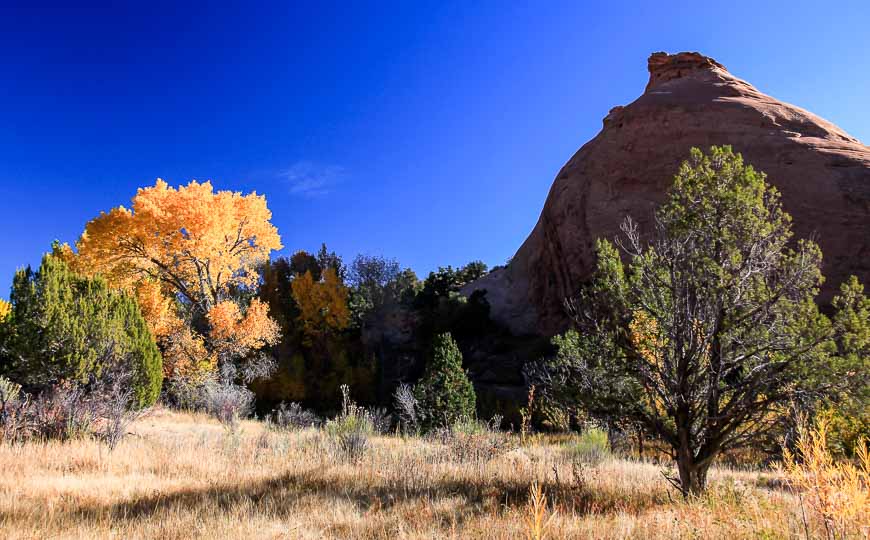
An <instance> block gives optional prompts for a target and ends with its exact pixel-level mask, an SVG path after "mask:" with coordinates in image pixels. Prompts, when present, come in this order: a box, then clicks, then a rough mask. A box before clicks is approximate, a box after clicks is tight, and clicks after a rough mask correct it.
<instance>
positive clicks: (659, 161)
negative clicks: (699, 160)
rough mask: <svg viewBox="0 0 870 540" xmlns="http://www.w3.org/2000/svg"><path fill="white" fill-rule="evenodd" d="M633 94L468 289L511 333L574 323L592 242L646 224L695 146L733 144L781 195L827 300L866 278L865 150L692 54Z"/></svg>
mask: <svg viewBox="0 0 870 540" xmlns="http://www.w3.org/2000/svg"><path fill="white" fill-rule="evenodd" d="M649 72H650V78H649V83H648V84H647V86H646V89H645V91H644V93H643V95H641V96H640V97H639V98H638V99H637V100H635V101H634V102H633V103H631V104H629V105H627V106H625V107H615V108H613V109H612V110H611V111H610V113H609V114H608V115H607V117H605V118H604V127H603V129H602V130H601V132H600V133H599V134H598V135H597V136H596V137H595V138H594V139H592V140H591V141H589V142H588V143H586V144H585V145H584V146H583V147H582V148H581V149H580V150H579V151H578V152H577V153H576V154H574V156H573V157H572V158H571V159H570V160H569V161H568V163H566V164H565V166H564V167H562V170H561V171H559V174H558V175H557V176H556V179H555V181H554V182H553V185H552V187H551V188H550V193H549V195H548V196H547V201H546V203H545V205H544V209H543V211H542V212H541V216H540V218H539V220H538V223H537V225H536V226H535V228H534V230H532V232H531V234H530V235H529V237H528V238H527V239H526V241H525V242H524V243H523V245H522V246H521V247H520V249H519V250H518V251H517V253H516V255H515V256H514V257H513V259H512V260H511V262H510V264H509V265H508V266H507V267H505V268H503V269H499V270H496V271H495V272H492V273H491V274H489V275H487V276H485V277H484V278H482V279H480V280H478V281H476V282H474V283H472V284H470V285H469V286H467V287H466V289H465V291H464V292H465V293H466V294H470V293H471V291H473V290H475V289H485V290H486V291H487V299H488V300H489V302H490V305H491V310H492V311H491V313H492V317H493V319H495V320H496V321H498V322H501V323H502V324H504V325H505V326H507V327H508V328H509V329H510V330H511V331H512V332H513V333H514V334H518V335H519V334H538V335H540V334H543V335H550V334H554V333H556V332H559V331H561V330H562V329H564V328H565V327H566V326H567V323H568V321H567V318H566V316H565V313H564V310H563V307H562V306H563V300H564V298H565V297H567V296H568V295H571V294H573V293H575V292H576V290H577V289H578V287H579V286H580V284H581V283H582V282H583V281H584V280H585V279H587V278H588V277H589V275H590V273H591V271H592V270H593V268H594V264H595V256H594V251H593V250H594V242H595V239H596V238H598V237H605V238H613V237H615V236H617V234H618V232H619V224H620V222H621V221H622V220H623V218H624V217H625V216H626V215H629V214H630V215H631V216H632V217H633V218H635V220H636V221H638V222H639V223H640V226H641V230H644V228H645V227H646V228H647V229H646V230H649V229H648V227H649V224H650V221H651V218H652V215H653V211H654V209H655V207H656V206H657V205H658V204H659V203H661V202H662V200H663V199H664V196H665V193H666V191H667V189H668V187H669V186H670V184H671V182H672V179H673V177H674V174H675V173H676V171H677V168H678V166H679V164H680V162H681V161H683V160H684V159H685V158H686V157H687V156H688V154H689V149H690V148H691V147H693V146H697V147H701V148H704V149H706V148H708V147H709V146H711V145H725V144H728V145H731V146H732V147H733V148H734V150H735V151H737V152H740V153H742V154H743V157H744V159H745V160H746V161H747V162H748V163H751V164H752V165H753V166H755V168H756V169H759V170H762V171H764V172H766V173H767V175H768V181H769V182H770V183H772V184H773V185H775V186H776V187H777V188H778V189H779V190H780V192H781V193H782V202H783V206H784V208H785V209H786V211H788V212H789V213H790V214H791V215H792V217H793V218H794V230H795V233H796V237H797V238H806V237H810V236H812V237H814V238H815V239H816V240H817V241H818V243H819V245H820V246H821V248H822V252H823V254H824V268H823V271H824V274H825V276H826V278H827V281H826V283H825V286H824V288H823V290H822V293H821V300H822V301H823V302H825V301H829V300H830V298H831V297H832V295H833V294H834V292H835V291H836V289H837V288H838V287H839V284H840V283H841V282H842V281H843V280H844V279H845V278H846V277H847V276H848V275H850V274H856V275H857V276H858V277H859V279H861V281H862V282H863V283H865V284H868V285H870V147H867V146H865V145H863V144H861V142H859V141H858V140H857V139H855V138H854V137H851V136H849V135H848V134H847V133H845V132H844V131H843V130H841V129H840V128H838V127H837V126H835V125H833V124H831V123H830V122H827V121H825V120H823V119H821V118H819V117H818V116H815V115H814V114H812V113H810V112H807V111H805V110H803V109H800V108H798V107H795V106H793V105H789V104H787V103H783V102H781V101H778V100H776V99H774V98H772V97H770V96H768V95H765V94H763V93H761V92H759V91H758V90H756V89H755V88H754V87H753V86H752V85H750V84H749V83H747V82H745V81H742V80H740V79H738V78H737V77H734V76H733V75H731V74H730V73H729V72H728V71H727V70H726V69H725V67H723V66H722V65H721V64H719V63H718V62H716V61H715V60H713V59H711V58H708V57H706V56H703V55H701V54H698V53H693V52H691V53H690V52H683V53H678V54H672V55H669V54H666V53H655V54H653V55H652V56H650V58H649Z"/></svg>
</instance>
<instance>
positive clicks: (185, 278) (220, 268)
mask: <svg viewBox="0 0 870 540" xmlns="http://www.w3.org/2000/svg"><path fill="white" fill-rule="evenodd" d="M270 219H271V212H270V211H269V209H268V207H267V205H266V199H265V197H263V196H259V195H257V194H256V193H251V194H249V195H242V194H241V193H238V192H232V191H218V192H215V191H214V190H213V188H212V185H211V183H210V182H204V183H199V182H197V181H195V180H194V181H192V182H190V183H189V184H188V185H186V186H180V187H179V188H177V189H176V188H172V187H170V186H169V185H168V184H167V183H166V182H164V181H163V180H160V179H158V180H157V182H156V184H155V185H154V186H151V187H146V188H141V189H139V191H138V192H137V193H136V195H135V197H133V205H132V208H131V209H129V210H128V209H127V208H124V207H123V206H119V207H117V208H113V209H112V210H110V211H109V212H108V213H101V214H100V215H99V216H98V217H96V218H95V219H93V220H91V221H90V222H89V223H88V224H87V226H86V227H85V231H84V233H83V234H82V236H81V238H80V239H79V240H78V242H77V243H76V248H77V253H76V254H73V253H72V252H71V251H70V250H67V257H68V260H70V261H71V263H72V264H73V265H74V267H75V268H76V269H77V270H79V271H81V272H83V273H86V274H87V275H96V274H100V275H102V276H104V277H105V278H106V280H107V281H108V282H109V284H110V285H111V286H113V287H120V288H122V289H124V290H127V291H130V292H131V293H134V294H135V295H136V297H137V299H138V300H139V303H140V305H141V307H142V311H143V313H144V315H145V317H146V320H147V321H148V323H149V327H150V328H151V330H152V332H153V333H154V334H155V335H156V336H157V337H158V338H159V339H160V342H161V344H162V346H163V348H164V354H165V359H166V369H167V374H168V375H172V374H185V373H189V372H197V371H203V370H204V371H208V370H212V369H214V367H215V366H216V365H217V364H218V363H219V362H220V361H223V360H230V359H233V358H238V357H240V356H243V355H244V354H246V353H247V352H248V351H251V350H256V349H259V348H261V347H263V346H264V345H266V344H269V343H273V342H275V340H276V339H277V337H278V326H277V324H276V323H275V322H274V321H273V320H272V319H271V318H270V317H269V315H268V309H267V308H266V306H265V305H264V304H262V303H261V302H260V301H259V300H258V299H256V298H253V293H254V291H255V289H256V287H257V286H258V284H259V280H260V275H259V272H258V269H259V268H260V267H261V266H262V265H263V263H265V262H266V261H268V259H269V254H270V253H271V252H272V251H273V250H276V249H280V248H281V240H280V237H279V236H278V231H277V229H276V228H275V227H274V226H273V225H272V224H271V223H270Z"/></svg>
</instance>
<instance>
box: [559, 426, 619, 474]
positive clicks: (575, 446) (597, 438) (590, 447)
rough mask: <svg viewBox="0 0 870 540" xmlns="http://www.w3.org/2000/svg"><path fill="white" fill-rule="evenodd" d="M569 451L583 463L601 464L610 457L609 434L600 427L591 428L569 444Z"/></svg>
mask: <svg viewBox="0 0 870 540" xmlns="http://www.w3.org/2000/svg"><path fill="white" fill-rule="evenodd" d="M568 451H569V453H570V454H571V455H572V457H574V458H575V459H578V460H580V461H582V462H583V463H590V464H593V465H594V464H597V463H601V462H602V461H604V460H605V459H607V458H609V457H610V441H609V440H608V438H607V432H606V431H604V430H603V429H601V428H599V427H589V428H587V429H585V430H584V431H583V433H581V434H580V436H578V437H576V438H575V439H574V440H573V441H571V442H570V443H568Z"/></svg>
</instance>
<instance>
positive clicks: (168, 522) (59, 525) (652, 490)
mask: <svg viewBox="0 0 870 540" xmlns="http://www.w3.org/2000/svg"><path fill="white" fill-rule="evenodd" d="M132 432H133V433H132V434H131V435H130V436H128V437H127V438H126V439H125V440H123V441H122V442H121V444H120V445H119V446H118V447H117V448H116V449H115V450H114V451H112V452H109V451H108V450H107V448H106V447H105V445H102V444H100V443H98V442H96V441H92V440H80V441H73V442H67V443H59V442H48V443H36V442H30V443H25V444H23V445H2V446H0V463H2V466H0V467H2V468H0V471H2V472H0V537H2V538H6V539H15V538H124V539H131V538H245V539H254V538H276V539H277V538H360V539H363V538H420V539H423V538H426V539H429V538H527V537H529V536H528V535H529V534H530V532H533V531H531V530H530V529H533V528H534V525H535V522H536V521H537V523H538V526H539V528H540V529H543V530H542V531H540V530H539V531H538V532H542V533H543V537H545V538H551V539H559V538H794V537H800V538H803V537H805V535H806V534H807V533H809V534H810V535H811V536H815V535H818V534H823V533H822V529H821V525H820V524H819V523H817V522H814V518H813V517H812V515H808V516H807V517H806V522H805V518H804V516H803V514H804V512H802V511H801V506H800V505H799V504H798V498H797V497H796V496H794V495H792V494H790V493H789V492H788V490H785V489H783V488H782V487H781V486H782V483H781V482H780V479H779V478H778V477H777V476H776V475H775V474H774V473H751V472H738V471H732V470H726V469H717V470H715V471H714V472H713V473H712V479H711V488H710V490H709V494H708V495H706V496H704V497H703V498H701V499H698V500H694V501H690V502H684V501H683V500H682V499H681V498H680V497H679V496H678V495H677V494H676V493H674V492H673V491H672V490H669V488H668V487H667V483H666V482H665V480H664V479H663V478H662V475H661V467H659V466H656V465H653V464H648V463H638V462H632V461H627V460H620V459H607V460H604V461H602V462H600V463H598V464H597V465H594V466H592V465H582V464H579V463H578V462H577V461H576V460H575V459H573V458H572V456H571V455H570V453H569V452H568V451H567V450H566V449H565V447H564V446H562V445H560V444H558V442H556V441H554V440H547V439H538V440H535V441H532V442H531V443H528V444H527V445H525V446H520V445H519V440H518V439H512V443H513V444H514V445H515V446H516V447H515V448H513V449H510V450H507V451H505V452H504V453H501V454H500V455H498V456H497V457H495V458H493V459H458V458H457V457H456V454H455V453H453V452H451V451H450V449H449V448H448V447H447V446H445V445H444V444H442V443H440V442H436V441H430V440H424V439H419V438H409V439H404V438H401V437H396V436H390V437H377V438H375V439H374V440H373V441H372V444H371V447H370V448H369V450H368V451H367V452H366V454H365V455H364V456H363V457H362V458H361V459H360V460H359V461H358V462H356V463H353V462H347V460H342V459H340V458H338V457H336V455H335V452H334V451H333V450H332V448H331V446H330V444H329V442H330V441H329V440H328V439H327V435H326V434H325V433H324V432H323V431H320V430H315V429H308V430H302V431H294V432H285V431H271V430H268V429H266V427H265V425H264V424H263V423H261V422H257V421H244V422H242V424H241V431H240V432H239V433H237V434H233V433H231V432H228V431H227V430H226V429H225V428H224V427H222V425H221V424H219V423H217V422H216V421H215V420H213V419H211V418H209V417H207V416H204V415H198V414H185V413H177V412H172V411H168V410H165V409H156V410H154V411H152V412H151V413H149V414H148V415H147V416H145V417H143V418H141V419H140V420H138V421H137V422H136V424H134V426H133V428H132ZM535 483H537V485H538V486H539V487H540V490H541V494H542V495H543V496H544V497H546V499H547V500H546V502H544V501H542V500H541V499H540V498H539V499H538V503H539V504H538V508H537V511H536V510H535V506H534V500H530V498H529V488H530V486H532V485H533V484H535ZM540 503H543V504H540ZM536 518H537V519H536ZM531 537H534V536H531Z"/></svg>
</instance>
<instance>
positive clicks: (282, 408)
mask: <svg viewBox="0 0 870 540" xmlns="http://www.w3.org/2000/svg"><path fill="white" fill-rule="evenodd" d="M320 422H321V420H320V418H319V417H318V416H317V415H316V414H314V412H312V411H309V410H308V409H303V408H302V405H300V404H299V403H295V402H291V403H285V402H283V401H282V402H281V403H279V404H278V406H277V407H275V409H274V410H273V411H272V412H271V413H269V414H268V415H267V416H266V424H267V425H268V426H269V427H270V428H271V429H279V430H293V429H304V428H309V427H315V426H319V425H320Z"/></svg>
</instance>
